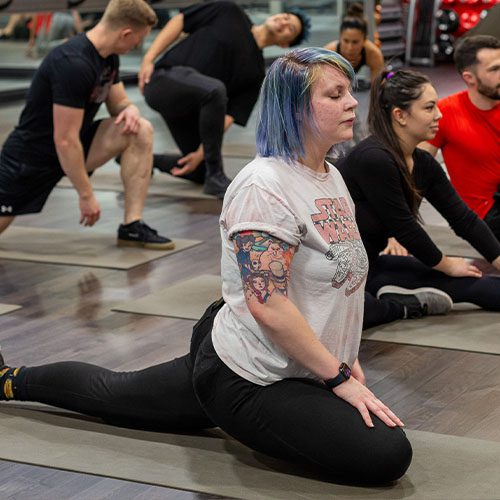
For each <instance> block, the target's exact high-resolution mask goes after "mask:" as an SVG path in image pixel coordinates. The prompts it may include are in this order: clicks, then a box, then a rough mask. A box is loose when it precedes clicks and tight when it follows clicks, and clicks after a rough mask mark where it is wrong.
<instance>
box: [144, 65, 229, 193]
mask: <svg viewBox="0 0 500 500" xmlns="http://www.w3.org/2000/svg"><path fill="white" fill-rule="evenodd" d="M144 97H145V98H146V102H147V103H148V105H149V106H150V107H151V108H153V109H154V110H155V111H158V113H160V114H161V116H162V117H163V119H164V120H165V123H166V124H167V126H168V128H169V130H170V132H171V134H172V137H173V138H174V140H175V142H176V144H177V146H178V148H179V149H180V150H181V152H182V154H183V155H186V154H188V153H192V152H193V151H196V149H198V146H199V145H200V144H201V143H202V144H203V148H204V153H205V160H204V162H202V164H200V166H199V167H198V168H197V169H196V170H195V171H194V172H192V173H190V174H187V175H186V176H185V178H187V179H189V180H192V181H194V182H198V183H203V181H204V178H205V172H208V173H209V174H211V173H216V172H219V171H220V170H222V153H221V148H222V139H223V135H224V118H225V115H226V105H227V95H226V87H225V85H224V84H223V83H222V82H221V81H220V80H217V79H216V78H211V77H209V76H206V75H203V74H201V73H199V72H198V71H196V70H195V69H193V68H190V67H187V66H174V67H172V68H168V69H157V70H156V71H155V72H154V73H153V75H152V77H151V81H150V83H149V84H148V85H146V86H145V88H144Z"/></svg>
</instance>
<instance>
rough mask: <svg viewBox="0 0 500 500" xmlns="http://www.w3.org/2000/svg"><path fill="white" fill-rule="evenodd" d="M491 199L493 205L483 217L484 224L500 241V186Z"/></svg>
mask: <svg viewBox="0 0 500 500" xmlns="http://www.w3.org/2000/svg"><path fill="white" fill-rule="evenodd" d="M493 198H494V200H495V203H494V204H493V206H492V207H491V208H490V210H489V212H488V213H487V214H486V216H485V217H484V222H486V224H488V226H489V228H490V229H491V230H492V232H493V234H494V235H495V236H496V237H497V240H498V241H500V186H499V192H497V193H495V195H494V196H493Z"/></svg>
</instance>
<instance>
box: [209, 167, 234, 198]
mask: <svg viewBox="0 0 500 500" xmlns="http://www.w3.org/2000/svg"><path fill="white" fill-rule="evenodd" d="M229 184H231V179H229V178H228V177H226V176H225V175H224V172H217V173H215V174H212V175H206V176H205V183H204V184H203V192H204V193H205V194H211V195H213V196H216V197H217V198H220V199H222V198H224V195H225V194H226V189H227V188H228V187H229Z"/></svg>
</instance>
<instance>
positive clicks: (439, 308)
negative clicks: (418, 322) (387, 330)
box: [377, 285, 453, 319]
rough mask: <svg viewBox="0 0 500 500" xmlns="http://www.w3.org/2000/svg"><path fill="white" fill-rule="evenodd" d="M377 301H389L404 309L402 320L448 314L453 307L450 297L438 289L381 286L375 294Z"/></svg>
mask: <svg viewBox="0 0 500 500" xmlns="http://www.w3.org/2000/svg"><path fill="white" fill-rule="evenodd" d="M377 298H378V299H385V300H391V301H393V302H397V303H399V304H401V305H402V306H403V307H404V310H405V316H404V319H415V318H421V317H422V316H428V315H441V314H448V313H449V312H450V310H451V308H452V307H453V301H452V300H451V297H450V296H449V295H448V294H447V293H446V292H443V291H442V290H439V289H438V288H430V287H423V288H415V289H413V290H411V289H408V288H402V287H400V286H393V285H387V286H383V287H382V288H381V289H380V290H379V291H378V292H377Z"/></svg>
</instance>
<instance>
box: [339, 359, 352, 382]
mask: <svg viewBox="0 0 500 500" xmlns="http://www.w3.org/2000/svg"><path fill="white" fill-rule="evenodd" d="M339 371H340V373H342V375H343V376H344V378H345V379H346V380H348V379H350V378H351V369H350V368H349V365H347V364H346V363H342V364H341V365H340V367H339Z"/></svg>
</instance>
